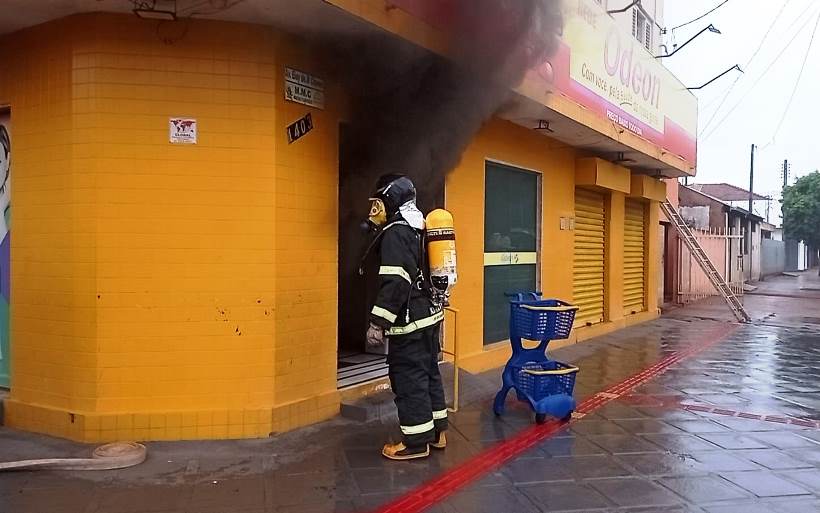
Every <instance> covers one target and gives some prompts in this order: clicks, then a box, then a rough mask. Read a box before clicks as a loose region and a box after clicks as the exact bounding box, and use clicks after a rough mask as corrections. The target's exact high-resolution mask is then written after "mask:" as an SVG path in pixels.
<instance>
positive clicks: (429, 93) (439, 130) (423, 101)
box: [323, 0, 563, 322]
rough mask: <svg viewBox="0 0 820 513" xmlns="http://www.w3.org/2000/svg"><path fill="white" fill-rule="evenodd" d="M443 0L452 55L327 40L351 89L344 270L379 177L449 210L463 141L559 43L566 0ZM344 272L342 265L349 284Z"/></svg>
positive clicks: (383, 38) (426, 204)
mask: <svg viewBox="0 0 820 513" xmlns="http://www.w3.org/2000/svg"><path fill="white" fill-rule="evenodd" d="M441 3H442V4H447V5H448V6H450V7H452V11H451V14H452V17H451V23H450V26H451V27H452V31H451V32H450V33H449V37H450V41H449V45H450V48H449V52H448V53H449V55H448V56H447V57H442V56H440V55H436V54H434V53H432V52H430V51H428V50H426V49H423V48H419V47H417V46H415V45H413V44H411V43H408V42H406V41H403V40H401V39H400V38H399V37H396V36H388V35H381V34H380V35H371V36H365V37H361V38H359V39H353V38H348V39H346V40H344V41H339V40H335V41H331V42H325V43H326V44H323V46H324V47H326V48H327V47H331V48H334V49H335V52H333V53H332V55H331V58H330V61H329V66H330V69H331V74H332V75H335V78H336V80H338V81H340V82H341V83H343V84H344V86H345V89H346V91H347V93H348V94H349V95H351V107H352V108H351V117H350V119H349V123H347V124H346V126H345V127H344V128H343V132H342V153H341V155H340V161H341V166H342V176H341V187H340V198H339V199H340V202H341V207H342V208H341V214H342V218H341V219H340V259H341V263H342V264H343V266H344V267H347V268H348V269H347V272H353V269H355V266H354V265H353V264H354V261H355V260H356V259H355V258H351V257H352V256H353V254H354V253H358V254H360V253H361V251H362V250H363V244H366V241H365V240H364V239H365V237H363V236H362V235H361V233H358V231H357V230H356V229H355V227H356V226H358V224H359V223H360V222H361V221H362V220H363V219H364V217H365V216H366V212H367V209H368V202H367V198H368V195H369V193H370V192H371V189H372V187H373V184H374V183H375V181H376V179H377V178H378V176H380V175H381V174H383V173H404V174H407V175H408V176H409V177H410V178H411V179H412V180H413V182H414V183H415V184H416V188H417V190H418V193H419V198H418V203H419V207H420V208H421V210H422V211H423V212H425V213H426V212H428V211H429V210H431V209H433V208H436V207H443V206H444V205H443V200H444V195H443V190H444V178H445V176H446V174H447V173H448V172H449V171H450V170H451V169H453V168H454V167H455V166H456V165H457V164H458V162H459V160H460V158H461V155H462V153H463V152H464V149H465V148H466V146H467V145H468V144H469V143H470V141H471V140H472V138H473V137H474V136H475V135H476V133H477V132H478V131H479V129H480V128H481V126H482V124H483V123H485V122H486V121H487V120H488V119H489V118H490V117H491V116H492V115H493V114H494V113H496V112H497V111H498V110H499V108H500V107H502V106H503V104H504V103H505V102H506V101H507V100H508V98H509V95H510V92H511V89H512V88H514V87H515V86H517V85H518V84H519V83H520V82H521V81H522V80H523V78H524V75H525V74H526V72H527V71H528V70H529V69H531V68H532V67H534V66H535V65H537V64H540V63H541V62H543V60H544V59H547V58H549V57H550V56H551V55H552V53H554V51H555V50H556V49H557V46H558V40H559V37H560V33H561V30H562V28H563V19H562V15H561V0H452V1H449V2H441ZM477 179H478V177H477ZM347 272H346V271H345V269H341V272H340V278H341V279H342V281H341V282H340V287H342V288H344V287H345V285H346V283H344V282H346V281H347V279H345V275H346V274H347ZM340 322H344V320H343V319H340Z"/></svg>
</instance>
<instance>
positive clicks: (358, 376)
mask: <svg viewBox="0 0 820 513" xmlns="http://www.w3.org/2000/svg"><path fill="white" fill-rule="evenodd" d="M359 356H361V357H362V358H361V359H357V360H353V359H352V358H340V359H339V370H338V371H337V373H336V387H337V388H340V389H342V388H347V387H352V386H355V385H360V384H362V383H367V382H369V381H373V380H376V379H379V378H383V377H385V376H387V357H386V356H384V355H359ZM354 362H355V363H354Z"/></svg>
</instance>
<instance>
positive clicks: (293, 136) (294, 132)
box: [287, 112, 313, 144]
mask: <svg viewBox="0 0 820 513" xmlns="http://www.w3.org/2000/svg"><path fill="white" fill-rule="evenodd" d="M287 130H288V144H291V143H292V142H294V141H296V140H297V139H299V138H300V137H302V136H303V135H305V134H306V133H308V132H310V131H311V130H313V117H311V115H310V113H309V112H308V113H307V114H305V117H303V118H301V119H299V120H296V121H294V122H293V123H291V124H290V125H288V128H287Z"/></svg>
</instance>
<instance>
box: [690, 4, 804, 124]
mask: <svg viewBox="0 0 820 513" xmlns="http://www.w3.org/2000/svg"><path fill="white" fill-rule="evenodd" d="M791 1H792V0H786V1H785V2H783V5H782V6H781V7H780V11H778V12H777V16H775V17H774V19H773V20H772V23H771V24H770V25H769V28H768V29H766V33H765V34H763V39H761V40H760V44H759V45H757V49H756V50H755V51H754V53H753V54H752V56H751V57H749V60H748V61H746V64H744V65H743V69H749V66H750V65H751V64H752V61H754V59H755V57H757V54H758V53H760V49H761V48H763V44H764V43H765V42H766V39H767V38H768V37H769V34H770V33H771V31H772V29H773V28H774V26H775V25H776V24H777V21H778V20H779V19H780V16H781V15H782V14H783V11H785V10H786V6H787V5H789V3H791ZM809 6H811V3H810V4H809ZM743 76H744V74H742V73H741V74H739V75H738V76H737V78H735V80H734V81H733V82H732V85H731V86H729V89H727V90H726V94H724V95H723V98H721V100H720V104H719V105H718V108H717V109H715V112H713V113H712V117H711V118H709V121H707V122H706V124H705V125H704V126H703V130H702V132H705V131H706V130H707V129H708V128H709V125H711V124H712V121H714V120H715V118H716V117H717V115H718V112H720V109H721V107H722V106H723V102H725V101H726V98H728V97H729V95H730V94H732V91H733V90H734V88H735V85H737V83H738V82H739V81H740V79H741V78H742V77H743Z"/></svg>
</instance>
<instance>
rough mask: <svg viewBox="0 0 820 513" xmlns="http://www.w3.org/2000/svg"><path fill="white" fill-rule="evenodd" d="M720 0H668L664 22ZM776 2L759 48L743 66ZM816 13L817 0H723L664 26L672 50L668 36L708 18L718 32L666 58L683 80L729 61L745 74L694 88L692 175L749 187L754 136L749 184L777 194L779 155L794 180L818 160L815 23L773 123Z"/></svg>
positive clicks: (699, 79)
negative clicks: (695, 115)
mask: <svg viewBox="0 0 820 513" xmlns="http://www.w3.org/2000/svg"><path fill="white" fill-rule="evenodd" d="M720 1H721V0H666V3H665V10H666V12H665V19H664V23H663V24H664V25H665V26H666V27H669V28H671V27H674V26H676V25H679V24H681V23H684V22H686V21H689V20H691V19H693V18H695V17H697V16H698V15H700V14H703V13H704V12H706V11H708V10H709V9H711V8H712V7H714V6H715V5H717V4H719V3H720ZM781 9H782V13H781V14H780V17H779V19H777V21H776V23H775V24H774V25H773V28H772V29H771V32H770V33H769V35H768V37H767V38H766V41H765V43H763V46H762V48H761V49H760V51H759V52H758V53H757V55H756V56H755V57H754V59H752V61H751V63H750V64H749V65H748V67H746V66H745V65H746V64H747V63H749V60H750V59H751V58H752V56H753V54H754V53H755V51H756V50H757V48H758V46H759V45H760V43H761V41H762V39H763V36H764V34H766V31H767V30H768V29H769V27H770V26H772V22H773V21H774V20H775V18H776V17H777V15H778V12H779V11H781ZM819 15H820V1H817V0H769V1H766V0H729V2H728V3H727V4H726V5H724V6H723V7H721V8H720V9H718V10H717V11H715V12H714V13H712V14H710V15H709V16H707V17H706V18H704V19H702V20H700V21H697V22H695V23H693V24H691V25H688V26H686V27H684V28H680V29H677V30H675V31H674V34H672V33H667V35H666V38H667V39H666V40H667V43H670V51H671V42H675V41H676V42H677V43H678V44H680V43H683V42H685V41H686V40H687V39H688V38H689V37H691V36H692V35H694V34H695V33H697V32H698V31H699V30H700V29H702V28H703V27H705V26H707V25H708V24H709V23H712V24H714V25H715V27H717V28H718V29H719V30H720V31H721V32H722V34H720V35H718V34H712V33H710V32H706V33H704V34H701V35H700V36H699V37H698V38H697V39H695V40H694V41H692V43H690V44H689V45H688V46H687V47H686V48H683V49H682V50H681V51H680V52H678V53H677V54H675V55H674V56H673V57H670V58H668V59H665V64H666V65H667V66H668V67H669V69H671V70H672V71H673V72H674V73H675V74H676V75H677V76H678V78H679V79H680V80H681V81H683V82H684V83H685V84H686V85H687V86H698V85H701V84H703V83H704V82H706V81H708V80H710V79H711V78H712V77H714V76H715V75H717V74H719V73H721V72H722V71H724V70H725V69H726V68H728V67H730V66H732V65H734V64H740V65H741V67H743V68H744V71H745V73H744V74H743V75H739V74H738V73H737V72H732V73H731V74H729V75H726V76H724V77H723V78H721V79H720V80H718V81H716V82H714V83H713V84H711V85H710V86H708V87H706V88H704V89H703V90H701V91H699V92H697V95H698V98H699V100H700V101H699V103H700V113H699V125H700V127H699V130H700V134H699V137H698V174H697V178H696V179H695V180H694V182H696V183H712V182H728V183H731V184H734V185H738V186H742V187H744V188H748V186H749V150H750V145H751V144H752V143H754V144H757V145H758V146H759V148H760V149H759V150H758V152H757V155H756V157H755V187H754V189H755V192H758V193H761V194H771V195H774V196H776V197H779V195H780V186H781V184H782V178H781V168H782V163H783V159H785V158H788V159H789V161H790V162H791V169H792V173H791V176H792V180H793V179H794V177H796V176H801V175H804V174H806V173H808V172H811V171H813V170H815V169H817V168H818V167H820V130H818V123H820V94H818V93H820V29H818V32H817V34H816V35H815V38H814V43H813V45H812V48H811V51H810V53H809V54H808V60H807V62H806V66H805V69H804V71H803V76H802V78H801V80H800V84H799V88H798V89H797V92H796V94H795V96H794V99H793V100H792V104H791V107H790V108H789V111H788V113H787V115H786V117H785V119H784V121H783V123H782V126H781V127H780V129H779V131H778V130H777V125H778V123H779V122H780V120H781V118H782V116H783V112H784V110H785V108H786V104H787V103H788V101H789V96H790V95H791V92H792V89H793V87H794V84H795V82H796V80H797V76H798V74H799V72H800V67H801V63H802V62H803V58H804V56H805V55H806V49H807V48H808V46H809V41H810V38H811V36H812V32H813V31H814V29H815V23H816V21H817V19H818V16H819ZM795 34H796V37H795ZM793 37H795V39H794V40H793V41H792V42H791V45H790V46H789V47H788V49H786V50H785V51H784V53H783V54H782V56H781V57H780V58H777V56H778V54H779V53H780V52H781V51H783V49H784V48H785V47H786V45H787V44H788V43H789V41H790V40H791V39H792V38H793ZM772 62H774V64H773V65H772V67H771V69H769V70H768V71H766V68H767V67H768V66H769V65H770V64H771V63H772ZM738 77H740V78H739V80H737V83H736V84H734V88H733V89H732V90H731V92H730V93H729V94H728V96H726V93H727V90H728V89H729V87H730V86H732V84H733V82H735V80H736V79H738ZM755 82H757V84H756V85H755ZM744 95H745V98H744ZM724 96H725V101H721V100H722V99H723V98H724ZM741 99H742V102H741V103H739V104H738V102H740V101H741ZM736 104H738V105H737V107H735V105H736ZM733 108H734V110H733V111H731V109H733ZM718 109H719V110H718ZM716 111H717V115H716V116H715V117H714V119H713V120H712V122H711V124H710V125H709V126H708V127H707V123H708V122H709V120H710V119H711V118H712V117H713V116H714V115H715V113H716ZM730 111H731V114H730ZM727 115H728V117H725V116H727ZM724 117H725V119H723V118H724ZM772 221H773V222H776V219H772Z"/></svg>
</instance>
